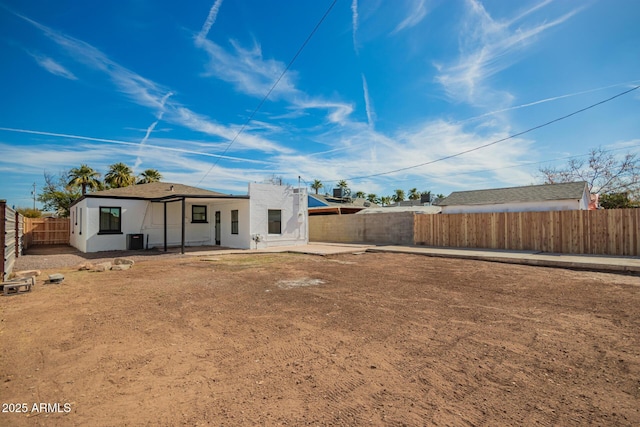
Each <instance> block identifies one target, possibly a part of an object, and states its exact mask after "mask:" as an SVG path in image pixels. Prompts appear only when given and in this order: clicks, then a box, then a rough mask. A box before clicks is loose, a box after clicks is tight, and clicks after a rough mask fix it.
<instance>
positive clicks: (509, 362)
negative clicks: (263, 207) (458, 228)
mask: <svg viewBox="0 0 640 427" xmlns="http://www.w3.org/2000/svg"><path fill="white" fill-rule="evenodd" d="M52 272H62V273H63V274H64V275H65V277H66V279H65V281H64V283H63V284H61V285H40V284H38V286H37V287H36V289H35V290H34V291H33V292H31V293H28V294H24V295H18V296H10V297H0V356H1V359H0V401H1V402H2V403H3V408H2V409H3V410H5V411H6V410H10V409H11V410H13V411H14V412H15V409H16V406H15V405H13V406H11V405H10V404H22V403H25V404H26V408H27V409H28V410H27V411H26V413H7V412H4V413H0V425H3V426H33V425H43V426H56V425H59V426H69V425H81V426H89V425H90V426H147V425H148V426H175V425H190V426H192V425H225V426H235V425H337V426H339V425H349V426H351V425H390V426H401V425H410V426H419V425H449V426H458V425H460V426H465V425H478V426H479V425H527V426H529V425H563V426H570V425H576V426H577V425H585V424H592V425H607V426H632V425H640V333H639V331H640V277H637V276H624V275H611V274H602V273H592V272H577V271H569V270H562V269H550V268H541V267H526V266H515V265H505V264H495V263H488V262H481V261H465V260H450V259H441V258H428V257H421V256H415V255H401V254H371V253H367V254H363V255H336V256H327V257H318V256H307V255H293V254H273V255H224V256H220V257H208V258H205V259H203V258H193V257H174V258H166V259H153V260H149V261H142V262H138V263H137V264H136V265H135V266H134V268H133V269H132V270H128V271H108V272H103V273H91V272H85V271H74V270H72V269H59V268H58V269H56V270H49V271H46V272H45V274H46V273H52ZM34 403H35V404H37V405H39V404H40V403H49V404H52V405H51V406H50V408H49V409H55V406H54V405H53V404H54V403H58V404H59V411H60V412H56V413H50V412H49V413H47V412H46V411H44V410H38V409H41V408H40V407H39V406H37V405H36V410H35V411H34V406H33V405H34ZM65 404H68V406H66V407H65V406H64V405H65ZM66 409H69V411H68V412H65V410H66Z"/></svg>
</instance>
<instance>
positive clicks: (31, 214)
mask: <svg viewBox="0 0 640 427" xmlns="http://www.w3.org/2000/svg"><path fill="white" fill-rule="evenodd" d="M16 212H18V213H19V214H20V215H22V216H23V217H25V218H40V217H42V212H41V211H40V209H33V208H17V209H16Z"/></svg>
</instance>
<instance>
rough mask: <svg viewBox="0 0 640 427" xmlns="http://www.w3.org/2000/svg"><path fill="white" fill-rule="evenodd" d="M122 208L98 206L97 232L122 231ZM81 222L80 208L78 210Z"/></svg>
mask: <svg viewBox="0 0 640 427" xmlns="http://www.w3.org/2000/svg"><path fill="white" fill-rule="evenodd" d="M121 211H122V208H110V207H102V206H101V207H100V231H99V233H98V234H117V233H122V231H121V228H120V225H121V224H120V213H121ZM80 223H82V210H81V211H80Z"/></svg>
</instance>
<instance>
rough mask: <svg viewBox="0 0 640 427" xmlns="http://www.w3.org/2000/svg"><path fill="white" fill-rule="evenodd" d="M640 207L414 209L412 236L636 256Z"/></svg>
mask: <svg viewBox="0 0 640 427" xmlns="http://www.w3.org/2000/svg"><path fill="white" fill-rule="evenodd" d="M639 228H640V209H604V210H597V211H549V212H499V213H473V214H440V215H416V216H415V226H414V232H415V234H414V242H415V244H418V245H426V246H436V247H437V246H440V247H464V248H489V249H507V250H529V251H541V252H558V253H575V254H594V255H598V254H600V255H623V256H640V237H639V235H638V234H639V233H640V231H639Z"/></svg>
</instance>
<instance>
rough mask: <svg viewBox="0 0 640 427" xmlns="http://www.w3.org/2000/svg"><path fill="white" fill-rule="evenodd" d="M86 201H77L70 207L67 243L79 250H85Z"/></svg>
mask: <svg viewBox="0 0 640 427" xmlns="http://www.w3.org/2000/svg"><path fill="white" fill-rule="evenodd" d="M86 212H87V203H86V200H82V201H80V202H78V203H77V204H76V205H75V206H73V207H72V208H71V217H70V221H71V226H70V229H71V230H70V233H71V235H70V236H69V243H70V244H71V246H73V247H74V248H76V249H78V250H79V251H81V252H87V242H86V239H85V236H86V227H85V225H86V220H85V216H86Z"/></svg>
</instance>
